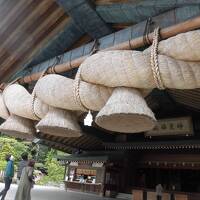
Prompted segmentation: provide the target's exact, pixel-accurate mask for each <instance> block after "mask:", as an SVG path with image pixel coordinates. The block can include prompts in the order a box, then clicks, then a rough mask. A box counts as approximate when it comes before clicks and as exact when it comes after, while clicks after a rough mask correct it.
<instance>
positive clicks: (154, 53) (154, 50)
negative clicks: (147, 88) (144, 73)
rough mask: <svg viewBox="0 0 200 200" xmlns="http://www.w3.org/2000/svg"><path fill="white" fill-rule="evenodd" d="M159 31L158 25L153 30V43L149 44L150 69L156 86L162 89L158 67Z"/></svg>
mask: <svg viewBox="0 0 200 200" xmlns="http://www.w3.org/2000/svg"><path fill="white" fill-rule="evenodd" d="M159 33H160V28H159V27H158V28H156V29H155V30H154V35H153V43H152V46H151V69H152V72H153V77H154V81H155V84H156V87H157V88H158V89H160V90H164V89H165V86H164V83H163V81H162V78H161V75H160V69H159V63H158V44H159Z"/></svg>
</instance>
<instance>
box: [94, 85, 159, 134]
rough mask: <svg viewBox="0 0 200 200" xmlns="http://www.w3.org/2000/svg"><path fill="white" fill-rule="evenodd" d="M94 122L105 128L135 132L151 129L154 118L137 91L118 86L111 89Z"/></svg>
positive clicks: (153, 124)
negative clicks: (111, 91) (111, 92)
mask: <svg viewBox="0 0 200 200" xmlns="http://www.w3.org/2000/svg"><path fill="white" fill-rule="evenodd" d="M95 122H96V123H97V124H98V125H99V126H100V127H102V128H104V129H107V130H111V131H116V132H123V133H137V132H144V131H147V130H151V129H153V128H154V126H155V122H156V119H155V117H154V114H153V112H152V111H151V110H150V109H149V107H148V106H147V104H146V102H145V100H144V98H143V97H142V95H141V93H140V92H139V91H137V90H135V89H133V88H122V87H119V88H116V89H115V90H114V91H113V94H112V96H111V97H110V98H109V100H108V101H107V103H106V105H105V106H104V107H103V108H102V110H100V112H99V113H98V115H97V116H96V119H95Z"/></svg>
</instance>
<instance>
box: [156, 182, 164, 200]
mask: <svg viewBox="0 0 200 200" xmlns="http://www.w3.org/2000/svg"><path fill="white" fill-rule="evenodd" d="M162 193H163V187H162V185H161V184H158V185H156V198H157V200H162Z"/></svg>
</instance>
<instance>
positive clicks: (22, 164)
mask: <svg viewBox="0 0 200 200" xmlns="http://www.w3.org/2000/svg"><path fill="white" fill-rule="evenodd" d="M21 158H22V160H21V161H20V162H19V164H18V168H17V180H18V181H19V180H20V178H21V175H22V170H23V169H24V167H26V166H27V165H28V153H26V152H24V153H22V155H21Z"/></svg>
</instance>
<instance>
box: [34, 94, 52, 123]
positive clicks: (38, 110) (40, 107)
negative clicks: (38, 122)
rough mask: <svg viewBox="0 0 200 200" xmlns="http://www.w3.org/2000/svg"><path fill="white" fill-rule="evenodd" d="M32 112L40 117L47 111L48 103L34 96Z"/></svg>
mask: <svg viewBox="0 0 200 200" xmlns="http://www.w3.org/2000/svg"><path fill="white" fill-rule="evenodd" d="M33 106H34V112H35V114H36V115H37V116H38V117H39V118H40V119H42V118H43V117H45V115H46V114H47V113H48V111H49V105H47V104H45V103H44V102H42V101H41V100H40V99H39V98H37V97H36V99H35V101H34V105H33Z"/></svg>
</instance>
